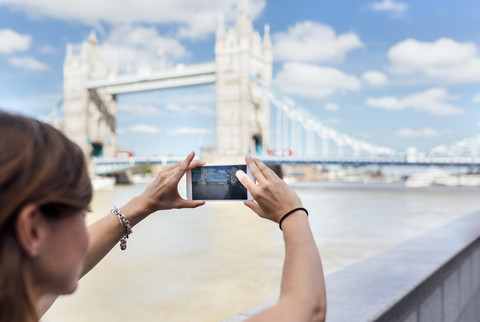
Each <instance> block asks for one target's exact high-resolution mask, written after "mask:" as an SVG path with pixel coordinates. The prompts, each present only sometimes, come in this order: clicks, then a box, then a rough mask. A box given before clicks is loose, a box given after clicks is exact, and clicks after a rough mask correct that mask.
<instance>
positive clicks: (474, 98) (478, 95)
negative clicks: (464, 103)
mask: <svg viewBox="0 0 480 322" xmlns="http://www.w3.org/2000/svg"><path fill="white" fill-rule="evenodd" d="M472 101H474V102H475V103H480V93H478V94H477V95H475V96H474V97H473V99H472Z"/></svg>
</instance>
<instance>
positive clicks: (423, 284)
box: [227, 212, 480, 322]
mask: <svg viewBox="0 0 480 322" xmlns="http://www.w3.org/2000/svg"><path fill="white" fill-rule="evenodd" d="M326 287H327V302H328V308H327V321H329V322H335V321H341V322H345V321H405V322H407V321H408V322H425V321H432V322H433V321H435V322H442V321H443V322H450V321H465V322H470V321H480V305H479V304H480V212H478V213H473V214H470V215H467V216H465V217H462V218H460V219H458V220H456V221H453V222H451V223H449V224H447V225H445V226H443V227H441V228H438V229H436V230H433V231H431V232H428V233H426V234H424V235H421V236H419V237H417V238H414V239H412V240H410V241H407V242H405V243H402V244H400V245H398V246H395V247H393V248H390V249H388V250H386V251H384V252H382V253H379V254H377V255H374V256H372V257H369V258H367V259H365V260H362V261H360V262H357V263H355V264H353V265H350V266H348V267H346V268H344V269H342V270H339V271H337V272H335V273H333V274H330V275H328V276H327V277H326ZM274 302H275V301H274V300H272V301H270V302H267V303H264V304H262V305H260V306H258V307H255V308H253V309H251V310H249V311H247V312H243V313H241V314H239V315H237V316H235V317H232V318H231V319H228V320H227V321H241V320H243V319H246V318H248V317H249V316H251V315H252V314H255V313H256V312H258V311H260V310H262V309H264V308H265V307H268V306H270V305H272V304H273V303H274Z"/></svg>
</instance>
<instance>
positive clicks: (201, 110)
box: [165, 104, 217, 116]
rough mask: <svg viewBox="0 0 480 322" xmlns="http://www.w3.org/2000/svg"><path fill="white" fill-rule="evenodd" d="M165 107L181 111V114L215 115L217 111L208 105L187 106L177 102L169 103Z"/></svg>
mask: <svg viewBox="0 0 480 322" xmlns="http://www.w3.org/2000/svg"><path fill="white" fill-rule="evenodd" d="M165 109H166V110H167V111H170V112H174V113H179V114H189V115H207V116H215V115H217V112H216V111H215V109H213V108H210V107H207V106H193V105H192V106H187V107H186V108H183V107H180V106H178V105H176V104H167V105H165Z"/></svg>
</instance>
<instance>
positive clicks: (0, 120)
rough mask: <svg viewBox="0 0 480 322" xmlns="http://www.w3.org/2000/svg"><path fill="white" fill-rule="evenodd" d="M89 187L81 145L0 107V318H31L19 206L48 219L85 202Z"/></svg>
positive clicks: (34, 315)
mask: <svg viewBox="0 0 480 322" xmlns="http://www.w3.org/2000/svg"><path fill="white" fill-rule="evenodd" d="M91 198H92V186H91V182H90V179H89V176H88V171H87V167H86V164H85V159H84V156H83V152H82V151H81V149H80V148H79V147H78V146H77V145H76V144H74V143H73V142H71V141H70V140H69V139H67V138H66V137H65V136H64V135H63V134H62V133H61V132H59V131H58V130H56V129H55V128H53V127H52V126H50V125H48V124H46V123H42V122H40V121H37V120H35V119H32V118H28V117H24V116H20V115H14V114H10V113H6V112H2V111H1V110H0V321H2V322H3V321H37V320H38V314H37V312H36V309H35V303H32V296H31V286H30V285H29V282H28V280H27V278H28V276H27V275H26V268H25V265H24V263H25V260H26V258H27V255H26V253H25V252H24V250H23V248H22V247H21V245H20V244H19V242H18V240H17V237H16V230H15V221H16V218H17V215H18V213H19V212H20V210H21V209H22V208H23V207H24V206H26V205H28V204H35V205H37V206H38V207H39V208H40V210H41V211H42V213H43V214H44V215H45V216H47V217H48V218H51V219H52V220H54V219H55V218H58V217H59V216H64V215H68V214H69V213H73V212H76V211H81V210H84V209H86V208H87V207H88V205H89V203H90V200H91Z"/></svg>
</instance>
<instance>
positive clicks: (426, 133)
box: [395, 127, 441, 139]
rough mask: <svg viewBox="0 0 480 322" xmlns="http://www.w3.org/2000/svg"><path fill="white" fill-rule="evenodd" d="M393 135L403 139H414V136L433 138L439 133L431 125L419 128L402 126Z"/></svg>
mask: <svg viewBox="0 0 480 322" xmlns="http://www.w3.org/2000/svg"><path fill="white" fill-rule="evenodd" d="M395 135H396V136H399V137H402V138H405V139H416V138H434V137H437V136H440V135H441V133H440V132H438V131H437V130H435V129H433V128H431V127H426V128H423V129H420V130H412V129H408V128H402V129H400V130H398V131H397V132H395Z"/></svg>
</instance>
